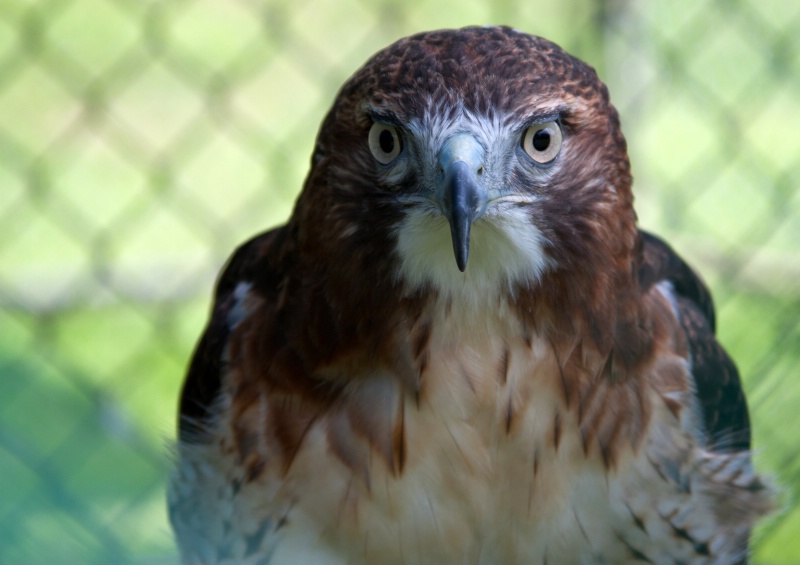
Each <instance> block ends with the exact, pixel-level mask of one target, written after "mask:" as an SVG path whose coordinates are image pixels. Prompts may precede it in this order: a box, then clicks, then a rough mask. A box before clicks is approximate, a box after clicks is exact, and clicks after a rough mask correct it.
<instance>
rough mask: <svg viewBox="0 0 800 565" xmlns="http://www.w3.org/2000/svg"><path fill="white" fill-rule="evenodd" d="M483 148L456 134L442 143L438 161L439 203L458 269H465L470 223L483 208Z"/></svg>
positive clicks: (484, 197) (484, 193)
mask: <svg viewBox="0 0 800 565" xmlns="http://www.w3.org/2000/svg"><path fill="white" fill-rule="evenodd" d="M483 153H484V150H483V147H482V146H481V144H480V143H478V141H477V140H476V139H475V138H474V137H472V136H471V135H468V134H457V135H454V136H453V137H451V138H450V139H449V140H447V142H446V143H445V145H444V147H443V148H442V151H441V153H440V154H439V159H438V163H439V166H440V167H441V170H442V171H443V173H444V181H443V184H442V188H441V192H440V202H441V206H442V210H443V211H444V214H445V216H446V217H447V221H448V222H450V235H451V236H452V238H453V252H454V253H455V256H456V264H457V265H458V270H459V271H461V272H462V273H463V272H464V271H465V270H466V268H467V259H469V236H470V229H471V228H472V222H474V221H475V220H477V219H478V218H479V217H481V215H482V214H483V212H484V211H485V210H486V202H487V194H486V190H485V189H484V188H483V186H482V185H481V184H480V182H479V178H478V177H479V175H481V174H482V172H483Z"/></svg>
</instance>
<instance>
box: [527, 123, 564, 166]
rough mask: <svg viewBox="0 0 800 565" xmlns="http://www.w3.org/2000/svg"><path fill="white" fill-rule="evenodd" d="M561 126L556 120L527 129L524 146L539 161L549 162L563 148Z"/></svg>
mask: <svg viewBox="0 0 800 565" xmlns="http://www.w3.org/2000/svg"><path fill="white" fill-rule="evenodd" d="M561 140H562V137H561V128H560V127H559V126H558V124H557V123H556V122H545V123H543V124H536V125H533V126H531V127H529V128H528V129H526V130H525V133H524V134H523V136H522V148H523V149H524V150H525V153H527V154H528V156H529V157H530V158H531V159H533V160H534V161H536V162H537V163H541V164H543V165H544V164H547V163H550V162H551V161H552V160H553V159H555V158H556V156H557V155H558V152H559V151H560V150H561Z"/></svg>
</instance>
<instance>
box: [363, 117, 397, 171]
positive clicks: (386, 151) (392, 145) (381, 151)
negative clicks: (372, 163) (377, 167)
mask: <svg viewBox="0 0 800 565" xmlns="http://www.w3.org/2000/svg"><path fill="white" fill-rule="evenodd" d="M400 149H401V146H400V136H399V135H398V134H397V128H394V127H392V126H387V125H385V124H372V127H371V128H370V130H369V150H370V151H371V152H372V156H373V157H375V159H376V160H377V161H378V162H379V163H381V164H382V165H388V164H389V163H391V162H392V161H394V160H395V158H397V156H398V155H399V154H400Z"/></svg>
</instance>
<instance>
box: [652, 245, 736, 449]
mask: <svg viewBox="0 0 800 565" xmlns="http://www.w3.org/2000/svg"><path fill="white" fill-rule="evenodd" d="M639 235H640V238H641V249H640V263H639V282H640V285H641V286H642V290H643V291H646V290H647V289H648V288H650V287H652V286H653V285H656V284H659V283H664V282H667V283H669V284H670V285H671V286H672V290H673V292H674V296H675V302H676V304H675V308H676V310H677V316H678V319H679V320H680V323H681V326H682V328H683V331H684V332H685V334H686V339H687V342H688V345H689V354H690V357H689V361H690V363H691V367H692V370H691V372H692V376H693V377H694V384H695V387H696V391H695V393H696V398H697V401H698V403H699V408H700V412H701V414H702V417H703V422H704V424H705V432H706V436H707V439H708V447H709V448H711V449H712V450H714V451H725V452H728V451H730V452H734V451H746V450H749V449H750V418H749V415H748V411H747V402H746V400H745V396H744V390H743V389H742V384H741V380H740V378H739V371H738V370H737V369H736V365H735V364H734V362H733V360H732V359H731V358H730V357H729V356H728V354H727V353H726V352H725V350H724V349H723V348H722V346H721V345H720V344H719V342H718V341H717V339H716V337H715V329H716V320H715V312H714V302H713V300H712V298H711V293H710V292H709V291H708V289H707V288H706V286H705V284H704V283H703V281H702V280H701V279H700V277H699V276H698V275H697V273H696V272H695V271H694V270H693V269H692V268H691V267H689V265H687V264H686V262H684V261H683V259H681V258H680V257H679V256H678V254H677V253H675V251H674V250H673V249H672V248H671V247H670V246H669V245H667V244H666V243H665V242H664V241H662V240H661V239H659V238H658V237H656V236H654V235H652V234H650V233H647V232H645V231H642V230H640V231H639Z"/></svg>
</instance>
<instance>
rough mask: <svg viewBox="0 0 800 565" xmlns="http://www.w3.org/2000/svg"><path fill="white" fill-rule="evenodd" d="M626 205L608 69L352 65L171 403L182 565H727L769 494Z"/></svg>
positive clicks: (679, 294)
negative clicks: (297, 177) (292, 190)
mask: <svg viewBox="0 0 800 565" xmlns="http://www.w3.org/2000/svg"><path fill="white" fill-rule="evenodd" d="M632 202H633V197H632V195H631V175H630V169H629V164H628V157H627V155H626V146H625V140H624V138H623V136H622V133H621V131H620V126H619V120H618V117H617V112H616V111H615V110H614V108H613V107H612V106H611V104H610V103H609V99H608V92H607V90H606V87H605V86H604V85H603V84H602V83H601V82H600V81H599V79H598V78H597V75H596V74H595V72H594V70H593V69H591V68H590V67H589V66H587V65H586V64H584V63H582V62H581V61H579V60H577V59H575V58H573V57H571V56H570V55H568V54H567V53H565V52H564V51H562V50H561V49H560V48H559V47H557V46H556V45H554V44H553V43H550V42H549V41H546V40H544V39H541V38H538V37H532V36H530V35H526V34H524V33H520V32H517V31H514V30H511V29H508V28H499V27H486V28H478V27H473V28H466V29H461V30H455V31H435V32H430V33H423V34H419V35H415V36H413V37H409V38H406V39H403V40H401V41H398V42H397V43H395V44H393V45H391V46H389V47H388V48H386V49H385V50H383V51H381V52H379V53H378V54H376V55H375V56H374V57H372V59H370V60H369V61H368V62H367V63H366V64H365V65H364V67H362V68H361V69H360V70H359V71H358V72H356V74H355V75H354V76H353V77H352V78H351V79H350V80H348V81H347V83H346V84H345V85H344V86H343V87H342V89H341V91H340V93H339V95H338V97H337V98H336V101H335V102H334V104H333V108H332V109H331V110H330V112H329V113H328V115H327V117H326V118H325V120H324V122H323V124H322V127H321V130H320V132H319V137H318V138H317V142H316V146H315V148H314V153H313V157H312V161H311V171H310V173H309V175H308V178H307V180H306V183H305V186H304V188H303V191H302V193H301V195H300V197H299V199H298V201H297V205H296V207H295V210H294V213H293V214H292V217H291V218H290V220H289V222H288V224H286V225H285V226H282V227H279V228H277V229H274V230H272V231H269V232H266V233H264V234H261V235H259V236H257V237H255V238H254V239H252V240H250V241H249V242H247V243H245V244H244V245H243V246H242V247H240V248H239V249H238V250H237V251H236V253H234V255H233V257H232V258H231V259H230V261H229V262H228V265H227V266H226V268H225V270H224V272H223V274H222V275H221V277H220V279H219V282H218V286H217V291H216V297H215V304H214V308H213V312H212V314H211V320H210V322H209V325H208V328H207V329H206V331H205V333H204V334H203V337H202V339H201V340H200V343H199V345H198V346H197V350H196V352H195V354H194V359H193V361H192V364H191V367H190V369H189V374H188V376H187V379H186V383H185V386H184V389H183V396H182V399H181V405H180V441H179V445H178V448H177V452H178V462H177V470H176V472H175V475H174V478H173V480H172V483H171V487H170V495H169V508H170V515H171V520H172V524H173V526H174V529H175V532H176V535H177V539H178V543H179V545H180V548H181V553H182V555H183V559H184V563H187V564H201V563H202V564H211V563H248V564H266V563H269V564H270V565H275V564H303V565H331V564H340V565H346V564H347V565H349V564H381V565H384V564H386V565H390V564H503V565H507V564H523V563H524V564H533V565H539V564H542V565H543V564H550V565H563V564H573V563H574V564H589V563H592V564H595V563H596V564H599V563H607V564H616V563H658V564H661V563H670V564H672V563H716V564H730V563H736V562H744V561H746V559H747V543H748V536H749V532H750V529H751V527H752V526H753V524H754V521H755V520H756V519H757V518H758V517H759V516H761V515H762V514H764V513H766V512H767V511H768V510H769V508H770V506H771V502H770V498H771V494H770V490H769V488H768V487H766V486H765V483H764V481H763V480H762V479H761V478H760V477H759V476H757V475H756V474H755V473H754V471H753V468H752V465H751V460H750V453H749V448H750V430H749V422H748V415H747V407H746V404H745V398H744V395H743V392H742V389H741V385H740V382H739V377H738V374H737V371H736V368H735V366H734V364H733V362H732V361H731V360H730V358H729V357H728V356H727V355H726V354H725V352H724V351H723V349H722V348H721V347H720V345H719V344H718V343H717V341H716V339H715V338H714V310H713V305H712V302H711V297H710V296H709V293H708V291H707V290H706V288H705V286H704V285H703V283H702V282H701V281H700V279H699V278H698V276H697V275H696V274H695V273H694V272H693V271H692V270H691V269H690V268H689V267H688V266H687V265H686V264H685V263H684V262H683V261H682V260H681V259H680V258H679V257H678V256H677V255H676V254H675V253H674V252H673V251H672V250H671V249H670V248H669V247H668V246H667V245H666V244H665V243H663V242H662V241H660V240H659V239H657V238H655V237H654V236H652V235H649V234H647V233H644V232H641V231H638V230H637V227H636V216H635V213H634V210H633V206H632ZM454 255H455V257H454Z"/></svg>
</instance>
